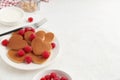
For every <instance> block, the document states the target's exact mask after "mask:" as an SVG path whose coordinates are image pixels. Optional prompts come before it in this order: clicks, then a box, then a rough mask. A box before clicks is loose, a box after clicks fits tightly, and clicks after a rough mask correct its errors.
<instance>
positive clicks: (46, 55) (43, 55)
mask: <svg viewBox="0 0 120 80" xmlns="http://www.w3.org/2000/svg"><path fill="white" fill-rule="evenodd" d="M49 56H50V53H49V52H47V51H44V52H43V54H42V57H43V58H45V59H47V58H48V57H49Z"/></svg>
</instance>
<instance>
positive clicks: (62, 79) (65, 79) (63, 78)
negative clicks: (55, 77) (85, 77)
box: [60, 77, 68, 80]
mask: <svg viewBox="0 0 120 80" xmlns="http://www.w3.org/2000/svg"><path fill="white" fill-rule="evenodd" d="M60 80H68V78H66V77H61V78H60Z"/></svg>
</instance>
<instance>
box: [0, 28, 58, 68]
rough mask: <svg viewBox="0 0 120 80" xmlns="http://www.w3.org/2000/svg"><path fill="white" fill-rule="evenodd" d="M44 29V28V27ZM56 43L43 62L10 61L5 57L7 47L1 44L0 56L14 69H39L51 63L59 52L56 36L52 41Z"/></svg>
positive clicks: (6, 37)
mask: <svg viewBox="0 0 120 80" xmlns="http://www.w3.org/2000/svg"><path fill="white" fill-rule="evenodd" d="M39 30H43V29H39ZM44 30H45V29H44ZM10 36H11V35H7V36H4V37H2V39H1V41H2V40H4V39H9V38H10ZM53 42H55V43H56V47H55V48H54V49H53V50H52V51H51V53H52V54H51V56H50V57H49V59H48V60H47V61H46V62H44V63H43V64H34V63H30V64H25V63H15V62H13V61H11V60H10V59H9V58H8V57H7V51H8V50H7V49H6V47H4V46H2V45H1V44H0V52H1V53H0V56H1V58H2V60H3V61H5V62H6V63H7V64H8V65H10V66H12V67H14V68H16V69H21V70H35V69H41V68H43V67H46V66H48V65H49V64H51V63H52V62H53V61H54V60H55V58H56V56H57V55H58V52H59V42H58V40H57V38H56V37H55V39H54V41H53Z"/></svg>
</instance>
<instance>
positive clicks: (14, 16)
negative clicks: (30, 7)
mask: <svg viewBox="0 0 120 80" xmlns="http://www.w3.org/2000/svg"><path fill="white" fill-rule="evenodd" d="M23 18H24V11H23V10H22V9H20V8H18V7H6V8H2V9H1V10H0V23H1V24H4V25H9V26H13V25H16V24H17V23H19V22H20V21H21V20H22V19H23Z"/></svg>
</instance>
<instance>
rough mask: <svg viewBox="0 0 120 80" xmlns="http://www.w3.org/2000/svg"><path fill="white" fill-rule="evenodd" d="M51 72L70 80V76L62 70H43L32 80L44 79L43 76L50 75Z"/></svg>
mask: <svg viewBox="0 0 120 80" xmlns="http://www.w3.org/2000/svg"><path fill="white" fill-rule="evenodd" d="M51 72H55V73H56V74H57V75H58V76H64V77H67V78H68V80H72V78H71V77H70V75H69V74H68V73H66V72H64V71H62V70H56V69H53V70H44V71H40V72H39V73H37V75H35V77H33V79H32V80H40V78H42V77H44V76H45V75H48V74H50V73H51Z"/></svg>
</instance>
